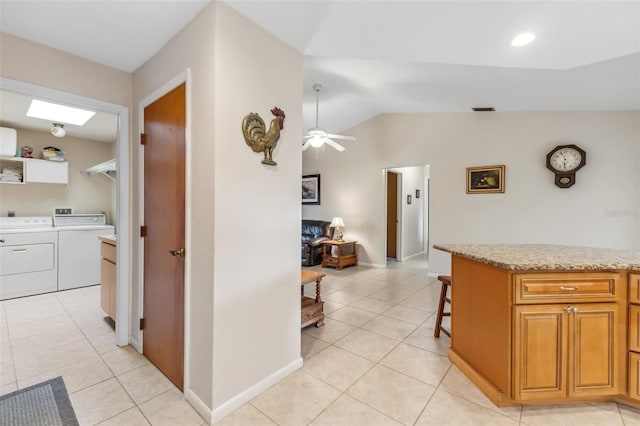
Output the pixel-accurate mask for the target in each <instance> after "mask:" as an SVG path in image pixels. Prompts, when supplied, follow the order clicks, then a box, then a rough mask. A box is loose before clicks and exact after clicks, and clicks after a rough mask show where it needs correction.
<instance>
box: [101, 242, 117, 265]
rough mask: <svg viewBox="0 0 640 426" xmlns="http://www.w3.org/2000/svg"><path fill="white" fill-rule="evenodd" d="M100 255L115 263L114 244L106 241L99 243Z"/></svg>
mask: <svg viewBox="0 0 640 426" xmlns="http://www.w3.org/2000/svg"><path fill="white" fill-rule="evenodd" d="M100 256H102V257H103V258H105V259H107V260H108V261H110V262H113V263H116V246H112V245H111V244H107V243H101V244H100Z"/></svg>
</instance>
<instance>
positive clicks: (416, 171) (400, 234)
mask: <svg viewBox="0 0 640 426" xmlns="http://www.w3.org/2000/svg"><path fill="white" fill-rule="evenodd" d="M384 176H385V177H386V188H385V196H386V208H387V211H386V218H385V222H386V223H385V225H386V230H387V236H386V240H385V242H386V248H385V250H386V260H387V262H389V261H398V262H403V261H406V260H408V259H410V258H413V257H416V256H419V255H424V254H428V252H429V249H428V244H429V243H428V241H429V166H428V165H424V166H406V167H391V168H388V169H384Z"/></svg>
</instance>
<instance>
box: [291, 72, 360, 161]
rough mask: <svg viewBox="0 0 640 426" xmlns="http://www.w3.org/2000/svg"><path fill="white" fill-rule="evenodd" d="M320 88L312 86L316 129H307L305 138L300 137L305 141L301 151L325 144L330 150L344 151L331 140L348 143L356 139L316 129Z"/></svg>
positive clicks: (319, 85)
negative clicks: (314, 94)
mask: <svg viewBox="0 0 640 426" xmlns="http://www.w3.org/2000/svg"><path fill="white" fill-rule="evenodd" d="M321 88H322V85H321V84H314V85H313V90H315V91H316V127H314V128H313V129H309V131H308V132H307V135H306V136H303V137H302V140H303V141H305V142H304V144H303V145H302V150H303V151H306V150H307V149H308V148H309V147H310V146H312V147H314V148H320V147H322V146H323V145H324V144H325V143H326V144H327V145H329V146H330V147H332V148H335V149H337V150H338V151H344V150H345V147H344V146H342V145H340V144H339V143H338V142H336V141H334V140H333V139H343V140H348V141H355V140H356V138H355V137H354V136H347V135H334V134H332V133H327V132H326V131H325V130H324V129H321V128H320V127H318V98H319V93H320V89H321Z"/></svg>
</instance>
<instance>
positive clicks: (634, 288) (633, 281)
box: [629, 274, 640, 303]
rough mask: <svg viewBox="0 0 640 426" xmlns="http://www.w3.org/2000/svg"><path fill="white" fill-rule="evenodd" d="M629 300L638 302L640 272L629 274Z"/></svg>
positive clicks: (639, 295)
mask: <svg viewBox="0 0 640 426" xmlns="http://www.w3.org/2000/svg"><path fill="white" fill-rule="evenodd" d="M629 302H631V303H640V274H629Z"/></svg>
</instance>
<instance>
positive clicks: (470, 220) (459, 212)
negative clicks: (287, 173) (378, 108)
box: [303, 111, 640, 273]
mask: <svg viewBox="0 0 640 426" xmlns="http://www.w3.org/2000/svg"><path fill="white" fill-rule="evenodd" d="M639 121H640V113H639V112H638V111H625V112H545V113H491V114H486V113H434V114H386V115H382V116H379V117H376V118H374V119H372V120H369V121H367V122H365V123H362V124H361V125H359V126H357V127H355V128H353V129H350V130H349V133H351V134H353V135H355V136H357V137H358V141H357V142H354V143H352V144H350V145H349V146H348V147H347V150H346V151H345V152H343V153H338V152H336V151H335V150H332V149H325V150H323V151H321V152H320V153H319V155H318V158H317V159H316V158H315V153H314V152H313V151H314V150H311V149H310V150H308V151H307V152H306V153H305V154H304V156H303V171H304V173H305V174H307V173H321V174H322V178H323V181H322V182H323V183H322V185H323V188H322V191H323V193H322V200H323V205H322V206H319V207H320V208H319V209H317V210H316V211H311V208H310V207H311V206H309V207H306V208H305V209H303V217H305V218H310V217H312V216H317V215H319V214H323V213H324V212H329V211H333V210H345V211H347V212H348V214H343V217H344V218H345V223H346V222H347V220H348V221H349V222H348V223H349V228H348V229H347V232H348V233H349V234H350V235H349V237H351V238H354V239H358V240H359V241H360V243H361V244H362V247H361V250H360V252H359V253H360V256H361V259H362V262H364V263H371V264H382V263H383V260H384V251H383V249H382V248H383V247H384V241H385V229H384V199H383V195H384V186H383V183H384V182H383V179H381V177H380V170H381V169H382V168H385V167H392V166H400V165H407V166H408V165H418V164H429V165H430V191H431V194H430V209H429V210H430V234H431V236H430V243H431V244H434V243H552V244H573V245H587V246H595V247H612V248H639V246H638V239H637V235H638V232H639V230H638V220H637V215H629V214H626V215H625V214H618V213H616V212H618V211H623V212H637V211H638V206H639V196H638V194H639V190H638V185H639V177H638V174H639V170H638V156H639V152H638V151H639V150H640V146H639V143H638V141H639V140H640V132H639V127H638V122H639ZM566 143H575V144H577V145H578V146H580V147H581V148H583V149H584V150H585V151H586V152H587V165H586V166H585V167H584V168H583V169H582V170H580V171H578V173H577V183H576V185H575V186H574V187H572V188H570V189H560V188H557V187H556V186H555V185H554V184H553V173H552V172H551V171H549V170H548V169H546V166H545V158H546V154H547V153H548V152H549V151H550V150H551V149H553V148H554V147H555V146H556V145H561V144H566ZM494 164H504V165H506V192H505V193H504V194H485V195H478V194H474V195H468V194H466V191H465V185H466V180H465V170H466V167H471V166H482V165H494ZM337 192H339V193H340V196H339V197H338V196H335V195H331V194H336V193H337ZM325 194H330V195H328V196H325ZM314 218H316V217H314ZM449 269H450V259H449V254H447V253H442V252H440V251H439V250H433V249H431V250H430V271H431V272H432V273H444V272H448V271H449Z"/></svg>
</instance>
